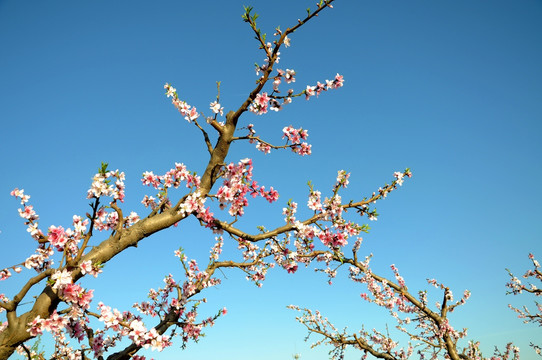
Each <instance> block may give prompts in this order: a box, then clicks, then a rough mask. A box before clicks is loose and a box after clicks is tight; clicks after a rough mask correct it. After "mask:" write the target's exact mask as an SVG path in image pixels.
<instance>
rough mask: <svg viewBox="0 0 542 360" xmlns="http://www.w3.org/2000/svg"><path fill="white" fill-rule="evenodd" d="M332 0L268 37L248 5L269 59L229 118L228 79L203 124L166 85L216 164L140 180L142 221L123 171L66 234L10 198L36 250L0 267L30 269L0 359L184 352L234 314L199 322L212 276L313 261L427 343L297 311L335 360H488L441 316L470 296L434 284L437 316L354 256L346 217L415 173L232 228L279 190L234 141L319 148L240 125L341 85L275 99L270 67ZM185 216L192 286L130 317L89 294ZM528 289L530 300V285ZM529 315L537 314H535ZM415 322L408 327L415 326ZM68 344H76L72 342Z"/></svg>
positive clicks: (99, 178)
mask: <svg viewBox="0 0 542 360" xmlns="http://www.w3.org/2000/svg"><path fill="white" fill-rule="evenodd" d="M333 1H334V0H325V1H324V0H321V1H320V2H319V3H318V4H317V7H316V8H315V9H314V10H311V9H307V14H306V16H305V18H303V19H300V20H299V21H298V23H296V24H294V25H293V26H291V27H289V28H287V29H284V30H281V29H279V28H277V29H275V33H274V39H273V40H272V41H271V42H268V40H267V38H266V34H264V33H262V31H261V30H260V29H259V28H258V26H257V23H256V20H257V18H258V15H256V14H254V13H253V12H252V8H250V7H247V8H245V12H244V14H243V16H242V17H243V20H244V21H245V22H246V23H248V25H249V26H250V28H251V30H252V32H253V33H254V35H255V38H256V41H257V43H258V46H259V49H260V51H262V52H263V54H264V62H263V63H262V64H261V65H256V69H255V70H256V74H257V76H258V80H257V82H256V85H255V87H254V88H253V89H252V90H251V91H250V92H249V93H248V96H247V98H246V100H245V101H244V102H243V103H242V104H240V105H239V107H237V108H235V109H232V110H230V111H228V112H227V113H226V115H225V116H224V113H225V112H224V109H223V107H222V106H221V104H220V83H217V95H216V99H213V101H212V102H210V105H209V110H206V112H207V115H205V114H204V112H201V111H198V110H197V109H196V107H194V106H191V105H189V104H188V103H187V102H186V101H184V100H182V99H181V98H179V95H178V93H177V91H176V89H175V88H174V87H173V86H172V85H170V84H166V85H165V86H164V88H165V90H166V96H167V97H169V98H171V100H172V103H173V105H174V106H175V107H176V108H177V110H178V111H179V112H180V114H181V116H182V117H183V118H184V119H185V120H186V121H188V123H189V124H191V125H194V126H195V127H196V128H197V129H198V131H200V132H201V134H202V138H203V145H204V146H205V148H206V149H207V151H208V152H209V161H208V162H207V163H206V164H202V168H203V169H204V170H203V175H201V176H198V175H196V173H195V172H194V171H191V170H189V169H187V167H186V166H185V165H184V164H182V163H176V164H175V165H174V167H173V168H172V169H171V170H169V171H168V172H166V173H165V174H163V175H156V174H154V173H153V172H152V171H147V172H145V173H144V174H143V178H142V182H143V185H145V186H149V187H152V188H154V190H155V191H156V192H157V193H155V194H153V195H146V196H145V197H144V199H143V201H142V203H143V205H144V206H145V208H146V210H145V215H144V216H140V215H138V214H136V213H135V212H133V211H125V210H123V209H122V207H121V205H122V203H123V201H124V197H125V193H124V173H123V172H121V171H119V170H110V169H108V166H107V164H102V166H101V167H100V168H99V171H98V172H97V173H96V175H95V176H94V178H93V182H92V184H91V186H90V189H89V190H88V194H87V198H88V199H89V200H90V207H91V208H90V211H89V212H88V213H87V214H85V215H74V216H73V219H72V227H70V228H64V227H62V226H59V225H50V226H48V227H47V228H45V227H41V226H40V224H39V222H38V220H39V216H38V214H37V213H36V212H35V210H34V208H33V206H32V205H30V202H29V198H30V197H29V196H28V195H27V194H26V193H25V192H24V190H22V189H15V190H13V192H12V195H13V196H14V197H15V198H17V199H18V200H19V201H20V204H21V206H22V207H21V208H20V209H19V213H20V216H21V217H22V218H23V219H24V222H25V225H26V226H27V230H28V232H29V234H30V236H31V238H32V240H33V241H35V243H36V250H35V253H33V254H32V255H30V256H29V257H28V258H27V259H26V260H24V261H21V262H19V261H18V260H16V261H14V263H15V264H12V265H9V266H7V267H5V268H4V269H3V270H1V271H0V277H1V279H2V280H5V279H7V278H9V277H11V276H12V274H13V273H17V274H18V273H21V272H22V270H23V268H26V269H29V270H33V271H35V273H34V275H33V276H32V275H28V277H29V278H28V280H27V281H26V283H25V284H24V285H23V286H22V287H21V288H20V290H19V291H18V292H17V293H16V294H14V295H11V296H8V295H6V294H0V309H1V310H2V312H3V313H4V314H5V317H6V321H4V322H3V323H2V324H1V326H0V359H7V358H9V357H10V356H11V355H12V354H13V353H15V352H16V351H17V352H19V353H21V354H23V355H25V356H27V357H28V358H29V359H30V358H32V359H41V358H45V355H44V353H43V351H42V350H38V347H37V346H36V345H34V346H32V347H30V346H29V345H27V344H28V342H29V340H31V339H33V338H35V337H37V336H40V334H42V333H43V332H49V333H51V334H52V335H53V337H54V339H55V341H56V344H55V347H54V353H53V354H51V356H50V357H51V358H58V359H87V358H97V359H103V358H104V357H107V358H108V359H143V358H144V357H142V356H140V355H137V353H138V351H139V350H141V349H142V348H152V349H153V350H158V351H161V350H162V349H164V348H165V347H168V346H171V345H172V343H173V341H174V338H175V337H179V338H180V339H179V342H180V343H181V345H182V346H183V347H184V346H186V345H187V343H188V342H189V341H198V339H199V338H200V336H201V335H202V330H203V329H204V328H205V327H206V326H209V325H212V324H213V323H214V322H215V321H216V320H217V319H218V318H219V317H220V316H222V315H224V314H226V309H225V308H224V309H220V310H217V312H216V313H215V314H213V315H211V316H204V317H202V316H200V315H199V313H198V307H199V305H200V303H201V302H202V299H200V298H198V295H199V294H200V293H201V292H202V291H204V290H205V289H206V288H208V287H212V286H216V285H218V284H219V283H220V279H219V278H217V277H215V273H216V272H217V270H220V269H237V270H239V271H240V272H241V273H244V274H245V275H246V276H247V278H248V279H249V280H251V281H253V282H254V283H255V284H256V285H258V286H260V285H261V283H262V281H264V280H265V278H266V274H267V270H268V269H270V268H272V267H280V268H283V269H284V270H286V271H287V272H289V273H295V272H296V271H297V270H298V267H299V265H308V264H310V263H313V262H319V263H322V264H324V267H325V268H324V269H322V271H323V272H325V273H326V274H327V275H328V276H329V277H330V279H331V278H333V277H335V276H336V273H337V270H338V268H340V267H342V266H346V265H348V266H349V267H350V278H351V279H352V280H353V281H355V282H357V283H363V284H365V285H366V286H367V288H368V292H367V293H366V294H362V297H363V298H364V299H365V300H367V301H369V302H372V303H375V304H377V305H379V306H383V307H385V308H387V309H389V310H390V314H391V315H392V316H393V317H394V318H395V319H396V320H397V322H398V328H399V330H401V331H403V332H404V333H405V334H407V335H408V336H409V337H410V339H411V340H412V341H413V342H414V341H416V342H418V343H419V344H420V345H416V344H410V345H409V346H408V347H407V348H405V349H399V350H396V345H397V344H396V342H394V341H393V340H392V338H391V337H390V335H388V334H384V333H382V332H379V331H376V330H373V331H366V330H364V329H362V330H361V331H360V332H358V333H356V334H352V335H348V334H346V333H345V332H339V331H337V330H336V329H335V327H334V326H333V325H332V324H331V323H330V322H328V321H327V320H326V319H325V318H323V317H322V316H321V315H320V314H319V313H318V312H312V311H311V310H308V309H300V308H298V307H295V306H292V308H294V309H297V310H300V311H302V312H303V315H302V316H301V317H299V318H298V320H299V321H301V322H302V323H303V324H304V325H305V326H307V328H308V329H309V332H311V333H316V334H319V335H321V336H323V339H324V341H326V342H328V343H330V344H332V345H333V346H334V350H333V351H332V355H333V356H334V357H338V358H341V357H342V356H343V353H344V349H345V348H346V347H347V346H353V347H355V348H358V349H360V350H362V351H363V352H364V353H365V354H371V355H373V356H376V357H379V358H385V359H405V358H408V357H410V356H411V355H413V354H414V353H416V354H419V355H420V357H423V356H424V354H428V355H429V356H431V357H435V358H436V357H437V356H441V355H442V356H443V357H444V358H451V359H460V358H462V359H463V358H464V359H467V358H473V359H475V358H480V357H481V355H480V353H479V350H478V346H477V344H476V343H470V344H469V345H468V346H467V347H466V348H464V349H459V348H458V346H457V341H458V340H459V339H461V338H463V337H464V336H465V331H464V330H461V331H457V330H455V329H454V328H453V327H452V325H451V324H449V322H448V318H447V314H448V313H449V312H451V311H453V310H454V309H455V308H456V307H457V306H459V305H461V304H463V303H464V302H465V301H466V300H467V299H468V297H469V293H468V292H465V293H464V294H463V297H462V298H461V299H460V300H459V301H454V300H453V296H452V292H451V290H450V289H449V288H447V287H445V286H444V285H442V284H440V283H438V282H437V281H436V280H430V281H429V283H430V284H431V285H433V286H435V287H436V288H437V289H438V290H439V291H441V292H442V293H443V295H442V302H441V303H440V304H437V305H436V308H435V309H434V310H431V309H430V308H429V305H428V303H427V297H426V294H427V293H426V292H425V291H421V292H419V293H417V295H413V294H411V293H410V292H409V290H408V289H407V287H406V284H405V282H404V281H403V279H402V277H401V276H400V275H399V272H398V270H397V269H396V268H395V267H394V266H392V272H393V277H392V278H393V280H388V279H386V278H384V277H382V276H379V275H376V274H374V273H373V272H372V271H371V268H370V267H369V260H370V258H369V257H366V258H364V259H359V258H358V250H359V249H360V246H361V243H362V238H361V237H360V234H361V233H363V232H366V231H367V230H368V226H367V225H365V224H359V223H357V222H355V221H353V220H350V219H347V217H346V216H347V214H348V212H350V214H352V213H357V215H358V216H361V217H367V218H369V219H370V220H374V219H376V217H377V216H378V214H377V213H376V210H375V209H374V208H373V207H372V205H373V204H374V203H375V202H377V201H379V200H381V199H383V198H385V197H386V196H387V195H388V194H389V193H390V192H392V191H393V190H395V189H397V187H398V186H401V185H402V184H403V182H404V180H405V179H406V178H408V177H411V175H412V174H411V172H410V170H409V169H406V170H405V171H402V172H395V173H394V174H393V181H391V182H390V183H389V184H385V185H384V186H383V187H381V188H380V189H378V190H377V191H375V192H373V193H372V194H371V195H369V196H367V197H364V198H360V199H352V200H348V201H344V200H343V199H342V198H341V195H340V191H341V189H343V188H346V187H347V185H348V183H349V173H347V172H346V171H344V170H341V171H339V172H338V175H337V179H336V183H335V185H334V186H333V187H332V189H330V191H329V192H328V193H327V196H325V195H324V196H323V195H322V193H321V192H320V191H319V190H317V189H314V188H313V186H312V185H311V184H310V183H309V188H308V203H307V206H308V208H309V209H310V210H312V212H313V213H312V215H311V216H309V217H307V218H304V219H298V218H297V216H296V212H297V208H298V205H297V203H296V202H294V201H289V202H288V203H287V205H286V207H285V208H284V209H283V215H284V217H285V224H284V225H282V226H280V227H277V228H274V229H271V230H269V229H266V228H265V227H263V226H260V227H259V232H257V233H250V232H248V231H246V230H243V229H241V228H239V227H237V226H236V220H237V219H238V218H239V217H241V216H243V214H244V213H245V208H247V206H248V205H249V200H248V199H249V198H250V197H254V198H255V197H262V198H264V199H265V200H267V201H269V202H270V203H272V202H275V201H277V199H278V197H279V194H278V192H277V191H276V190H275V189H274V188H273V187H269V188H266V187H265V186H263V185H259V184H258V183H257V182H256V181H255V180H254V179H253V174H252V173H253V165H252V161H251V159H249V158H245V159H241V160H238V161H236V162H229V163H228V162H226V157H227V155H228V153H229V150H230V147H231V146H233V145H235V144H236V143H239V142H249V143H251V144H254V145H255V147H256V149H257V150H259V151H262V152H264V153H269V152H270V151H271V150H278V149H290V150H291V151H293V152H294V153H296V154H298V155H302V156H304V155H310V153H311V145H309V144H308V143H307V142H306V140H307V137H308V132H307V130H305V129H303V128H302V127H300V128H295V127H294V126H287V127H284V128H283V129H282V138H283V139H285V140H284V142H283V144H281V145H275V144H273V143H272V142H271V141H268V140H266V139H264V138H263V137H262V136H261V135H259V134H258V133H257V132H256V130H255V127H254V125H253V124H248V123H243V122H241V118H242V116H243V115H244V114H245V113H246V112H252V113H255V114H258V115H263V114H265V113H267V112H268V111H270V110H273V111H279V110H282V109H283V108H285V107H286V106H287V104H289V103H291V102H292V101H293V100H294V99H296V98H298V97H305V98H306V99H307V100H308V99H309V98H311V97H313V96H315V95H316V96H317V95H320V94H321V93H322V92H326V91H329V90H333V89H338V88H340V87H342V86H343V83H344V80H343V77H342V76H341V75H339V74H337V75H336V76H334V77H333V79H332V80H326V81H324V82H323V83H320V82H317V83H316V85H309V86H306V87H305V88H302V89H301V90H298V91H294V90H293V89H289V90H287V91H285V92H281V91H280V90H279V89H280V86H282V85H284V83H286V84H292V85H293V83H294V82H295V76H296V72H295V71H294V70H291V69H285V70H284V69H276V66H277V63H278V59H279V55H280V49H281V48H282V47H288V46H290V41H291V40H290V37H289V36H290V35H291V34H293V33H294V32H295V31H297V30H298V29H299V28H301V27H302V26H303V25H304V24H306V23H307V22H309V21H312V20H313V19H314V18H315V17H316V16H317V15H319V14H320V13H321V12H322V11H323V10H324V9H326V8H331V7H332V6H331V4H332V3H333ZM202 120H203V121H202ZM183 189H184V190H183ZM225 211H227V213H228V214H227V215H226V214H225V213H224V212H225ZM188 217H194V218H196V219H197V220H198V221H199V223H200V224H201V226H202V227H205V228H208V229H209V231H212V232H213V233H214V234H215V236H216V241H215V243H214V245H213V246H212V248H211V249H210V254H209V260H208V262H207V263H206V264H204V265H201V264H198V263H197V262H196V261H195V260H192V259H190V258H189V255H188V254H186V253H185V252H184V251H183V250H182V249H179V250H178V251H176V252H175V256H177V257H178V258H179V260H180V263H181V266H182V268H183V269H184V273H185V278H184V279H182V280H178V279H175V278H173V276H172V275H169V276H167V277H166V278H165V279H164V286H163V287H162V288H160V289H158V290H152V289H151V290H150V291H149V293H148V300H147V301H143V302H139V303H136V305H134V308H135V311H120V310H117V309H112V308H111V307H110V306H108V305H107V304H104V303H102V302H98V301H97V300H96V299H94V294H93V290H92V289H87V288H84V287H83V286H82V285H81V282H80V280H81V279H82V278H83V277H88V276H93V277H98V278H99V277H100V273H102V271H105V266H106V265H107V263H108V262H110V261H112V260H113V259H114V258H116V257H117V255H119V254H121V253H122V252H124V251H125V250H127V249H128V248H131V247H136V246H137V245H138V243H139V242H140V241H143V240H145V239H146V238H148V237H150V236H152V235H153V234H155V233H157V232H159V231H162V230H164V229H167V228H169V227H171V226H175V225H176V224H178V223H179V222H181V221H183V220H185V219H186V218H188ZM97 233H105V234H107V236H108V237H107V238H106V239H105V240H97V238H96V236H95V235H96V234H97ZM225 241H227V242H229V243H232V244H234V245H235V247H237V248H238V249H239V252H238V254H237V256H235V257H232V258H227V259H225V258H223V254H222V248H223V246H224V242H225ZM347 248H348V249H350V250H348V251H347ZM346 254H349V255H346ZM536 271H538V267H537V268H536ZM537 274H538V275H540V272H539V271H538V272H537ZM19 276H23V275H22V274H21V275H19ZM36 288H39V289H41V292H40V293H39V295H38V296H37V297H35V298H34V299H29V296H28V294H29V293H30V291H31V290H33V291H34V290H35V289H36ZM513 289H516V290H517V289H519V288H513ZM522 290H525V291H528V290H527V289H526V288H523V289H522ZM518 291H519V290H518ZM519 292H520V291H519ZM23 301H24V302H31V303H32V306H31V309H30V310H28V311H26V312H24V311H22V310H21V308H20V306H21V305H22V303H23ZM95 309H97V310H95ZM539 309H540V306H539ZM525 311H526V310H525ZM519 313H520V314H529V313H528V312H525V313H523V312H519ZM538 316H539V315H538ZM525 318H526V319H527V318H528V319H530V318H529V317H528V315H525ZM144 321H145V322H144ZM538 321H539V320H538ZM151 322H152V323H151ZM409 326H410V328H413V329H412V330H408V329H407V328H408V327H409ZM126 339H127V340H129V341H128V343H129V344H128V345H126V341H123V342H121V340H126ZM69 340H77V341H71V342H70V341H69ZM73 344H77V346H76V347H73ZM538 349H539V348H538ZM510 354H512V355H513V356H517V352H516V349H515V348H514V347H513V346H511V345H510V346H508V347H507V348H506V350H505V353H504V354H502V355H500V356H501V357H502V358H505V357H506V356H509V355H510Z"/></svg>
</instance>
